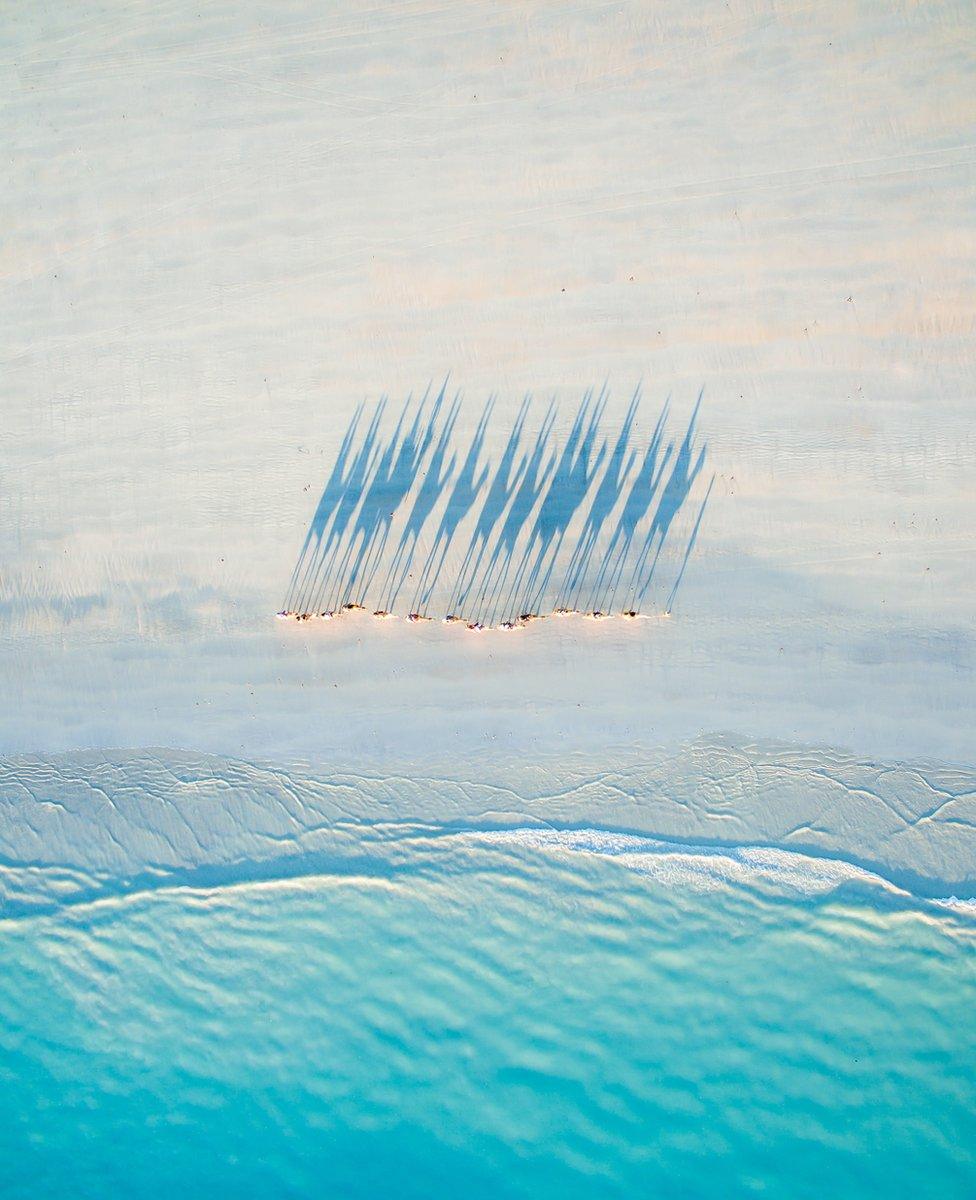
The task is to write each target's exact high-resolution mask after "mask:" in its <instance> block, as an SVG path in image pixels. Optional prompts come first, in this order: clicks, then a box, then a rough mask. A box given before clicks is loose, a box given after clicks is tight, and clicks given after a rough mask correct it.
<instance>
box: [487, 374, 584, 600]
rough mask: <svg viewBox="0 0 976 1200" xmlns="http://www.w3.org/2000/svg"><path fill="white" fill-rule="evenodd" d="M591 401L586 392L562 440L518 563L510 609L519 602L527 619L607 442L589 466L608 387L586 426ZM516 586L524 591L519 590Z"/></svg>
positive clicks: (548, 578)
mask: <svg viewBox="0 0 976 1200" xmlns="http://www.w3.org/2000/svg"><path fill="white" fill-rule="evenodd" d="M592 402H593V393H592V392H587V393H586V394H585V395H584V397H583V402H582V404H581V405H580V408H579V411H578V412H577V414H576V419H575V420H574V422H573V425H572V427H571V429H570V432H569V436H568V438H567V439H566V445H565V446H564V447H563V450H562V453H561V454H560V455H559V459H558V462H557V464H556V469H555V470H554V472H553V475H552V479H551V480H550V482H549V488H548V490H547V492H546V494H545V496H544V497H543V499H542V503H541V504H540V506H539V511H538V513H537V515H536V519H535V522H534V524H533V526H532V530H531V532H530V534H529V538H528V542H527V544H526V547H525V550H524V551H523V554H522V561H521V563H520V564H519V569H518V571H517V572H516V576H515V582H514V583H513V585H512V588H511V591H510V593H509V605H511V604H512V601H513V600H515V599H518V601H519V604H518V607H519V610H520V611H521V612H522V613H525V614H526V615H528V614H531V615H537V614H538V609H539V606H540V603H541V599H542V596H543V595H544V594H545V590H546V588H547V587H548V586H549V581H550V579H551V578H552V573H553V568H554V567H555V564H556V560H557V559H558V557H559V552H560V550H561V549H562V545H563V540H564V539H565V537H566V531H567V530H568V529H569V527H570V526H571V525H572V522H573V518H574V517H575V515H576V513H577V511H578V510H579V508H580V506H581V505H582V504H583V501H584V499H585V497H586V494H587V492H588V490H589V487H590V484H591V483H592V481H593V479H594V477H595V475H596V473H597V471H598V470H599V469H600V464H601V463H602V461H603V458H604V456H605V455H606V444H604V445H603V446H602V447H601V449H600V452H599V454H598V455H597V457H596V461H595V462H593V463H592V465H591V460H592V457H593V447H594V444H595V442H596V437H597V430H598V428H599V424H600V419H601V418H602V416H603V412H604V409H605V407H606V402H607V395H606V388H604V389H603V390H602V391H601V393H600V395H599V397H598V398H597V401H596V404H595V405H594V408H593V412H592V414H591V415H590V421H589V424H588V425H587V424H586V417H587V413H588V411H589V407H590V404H591V403H592ZM584 430H585V432H584ZM533 551H534V552H535V560H534V562H533V563H532V565H531V567H529V568H528V574H527V575H526V567H527V564H528V562H529V559H530V557H531V556H532V553H533ZM520 588H522V591H521V592H520Z"/></svg>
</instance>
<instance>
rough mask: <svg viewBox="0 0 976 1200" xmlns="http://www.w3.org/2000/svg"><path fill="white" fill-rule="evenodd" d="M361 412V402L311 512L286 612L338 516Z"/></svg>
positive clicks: (290, 607)
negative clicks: (327, 531) (333, 519)
mask: <svg viewBox="0 0 976 1200" xmlns="http://www.w3.org/2000/svg"><path fill="white" fill-rule="evenodd" d="M362 415H363V405H362V404H359V405H357V407H356V411H355V412H354V413H353V415H352V420H351V421H350V422H349V427H348V428H347V429H346V433H345V437H343V439H342V445H341V446H340V447H339V453H338V455H337V456H336V460H335V464H334V465H333V467H332V473H331V474H330V475H329V478H328V479H327V480H326V483H325V487H324V488H323V489H322V495H321V496H320V497H319V502H318V504H317V505H316V506H315V512H314V513H313V514H312V520H311V521H310V522H309V526H308V532H307V533H306V534H305V541H304V542H303V544H302V548H301V551H300V552H299V555H298V560H297V562H296V563H295V569H294V571H292V574H291V580H290V582H289V584H288V591H287V592H286V594H285V605H284V607H285V609H286V610H287V611H293V610H294V608H295V604H296V601H297V599H298V594H299V593H300V592H301V591H302V590H303V588H304V585H305V582H306V580H307V577H308V572H309V571H310V570H311V567H312V563H313V562H314V561H315V559H316V556H317V554H318V551H319V548H320V547H321V545H322V538H323V537H324V536H325V531H326V528H327V527H328V525H329V522H330V521H331V520H332V518H333V516H334V515H335V512H336V509H337V507H338V505H339V501H340V500H341V499H342V497H343V495H344V494H345V491H346V489H347V487H348V486H349V476H348V474H347V471H346V464H347V463H348V461H349V455H350V454H351V453H352V447H353V442H354V441H355V438H356V429H357V428H358V426H359V421H360V418H361V417H362ZM313 543H314V547H313ZM303 568H304V574H303V570H302V569H303Z"/></svg>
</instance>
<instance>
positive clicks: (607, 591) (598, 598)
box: [589, 400, 674, 612]
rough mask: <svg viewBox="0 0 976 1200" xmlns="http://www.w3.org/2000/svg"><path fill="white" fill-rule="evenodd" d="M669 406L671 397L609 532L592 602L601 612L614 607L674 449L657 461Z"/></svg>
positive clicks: (666, 403) (665, 452) (668, 448)
mask: <svg viewBox="0 0 976 1200" xmlns="http://www.w3.org/2000/svg"><path fill="white" fill-rule="evenodd" d="M669 407H670V401H669V400H666V401H665V403H664V407H663V408H662V409H661V412H660V415H659V416H658V419H657V424H656V425H655V426H654V433H653V435H652V436H651V440H650V443H649V444H648V447H647V449H646V450H645V452H644V457H643V458H642V459H641V463H640V466H639V467H638V468H637V472H636V474H635V476H634V478H633V481H632V483H631V485H630V490H629V491H628V492H627V496H626V499H625V500H624V506H623V508H622V509H621V512H620V516H619V517H618V518H617V524H616V526H615V527H614V530H613V533H612V534H611V535H610V541H609V543H608V544H607V548H606V551H605V552H604V555H603V562H602V563H601V564H600V570H599V571H598V573H597V577H596V583H595V585H594V595H593V599H592V601H591V603H590V605H589V607H590V609H591V610H600V611H602V612H612V611H613V607H614V599H615V597H616V592H617V587H618V585H619V583H620V578H621V576H622V574H623V572H624V569H625V567H626V564H627V556H628V555H629V554H630V549H631V546H632V545H633V543H634V538H635V537H636V535H637V530H638V528H639V526H640V524H641V522H642V521H643V520H644V518H645V517H646V516H647V514H648V512H650V509H651V505H652V503H653V502H654V495H655V493H656V492H657V489H658V485H659V484H660V482H661V479H662V477H663V475H664V470H665V467H666V466H667V465H668V462H669V461H670V459H671V455H672V454H673V453H674V443H673V442H672V443H670V444H669V445H668V446H667V447H666V448H665V451H664V455H663V457H661V461H660V465H659V464H658V458H659V456H660V453H661V443H662V441H663V439H664V428H665V426H666V424H667V420H668V410H669Z"/></svg>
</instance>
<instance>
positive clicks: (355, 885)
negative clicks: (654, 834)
mask: <svg viewBox="0 0 976 1200" xmlns="http://www.w3.org/2000/svg"><path fill="white" fill-rule="evenodd" d="M974 932H976V921H974V920H973V917H972V915H971V914H968V913H967V912H965V911H954V910H952V909H943V908H939V907H938V906H936V905H933V904H931V903H926V902H922V901H919V902H917V903H916V902H914V901H910V900H906V899H904V898H903V897H902V898H900V897H897V896H892V895H890V894H888V893H887V892H885V891H883V890H880V889H878V888H875V887H873V886H871V885H870V884H869V883H867V882H858V881H857V880H852V881H851V882H849V883H847V884H844V885H842V886H836V887H832V888H829V889H824V890H819V891H817V890H813V891H808V892H804V891H803V890H802V889H798V888H797V887H795V886H781V885H780V884H777V883H775V882H771V881H770V880H769V879H768V878H761V877H759V876H757V877H756V878H755V879H750V878H748V877H743V878H732V877H729V878H724V879H723V878H722V877H721V875H716V874H714V873H713V874H711V875H702V876H701V877H700V878H699V879H698V881H697V882H696V880H695V878H694V877H693V876H690V875H688V874H682V873H681V872H678V873H676V874H675V876H674V877H673V878H668V877H667V872H664V873H663V874H662V872H657V873H656V874H648V873H646V872H642V871H639V870H635V869H633V864H632V863H628V862H627V861H625V860H624V859H623V858H621V857H619V856H616V857H615V856H614V855H612V854H610V855H608V854H606V853H598V852H581V851H579V849H578V848H577V849H573V848H572V847H569V846H567V845H565V844H558V843H553V844H551V845H549V844H545V843H544V842H543V843H539V844H526V843H525V842H520V841H519V840H518V839H508V840H506V839H504V838H500V839H494V840H493V839H492V838H490V837H485V836H479V835H477V834H459V835H457V836H452V837H449V838H446V839H443V840H442V841H441V843H440V844H436V845H435V844H434V843H433V842H431V844H429V845H428V846H426V847H423V846H420V847H418V849H417V850H416V852H415V853H413V854H404V853H402V852H398V854H397V855H396V856H395V859H394V858H391V859H390V862H389V863H388V864H387V867H386V868H384V867H383V864H382V861H381V860H377V859H374V860H372V861H371V863H370V865H369V868H368V871H364V873H362V874H357V873H356V872H355V870H346V871H344V872H343V873H342V874H338V875H325V874H314V875H304V876H301V877H296V878H291V879H285V880H279V881H275V880H269V881H263V882H249V883H248V882H244V883H238V884H232V885H228V886H221V887H216V888H213V889H210V890H199V889H190V888H172V889H169V890H159V891H148V892H140V893H136V894H132V895H128V896H121V897H118V898H108V899H105V900H102V901H99V902H98V903H94V904H81V905H78V906H76V907H73V908H65V909H63V910H60V911H56V912H52V913H48V914H43V915H32V916H31V915H25V916H21V917H18V918H15V919H8V920H5V921H3V922H0V1193H2V1194H3V1195H4V1196H5V1197H7V1198H9V1200H14V1198H19V1197H25V1198H26V1197H31V1198H32V1200H37V1198H39V1197H53V1196H59V1197H62V1196H71V1197H108V1196H119V1197H121V1196H126V1197H134V1198H143V1197H146V1198H148V1197H153V1198H156V1197H181V1198H190V1197H208V1198H209V1197H213V1196H221V1195H223V1196H228V1197H251V1196H254V1197H258V1196H260V1197H274V1196H294V1197H306V1196H309V1197H310V1196H323V1197H330V1196H335V1197H367V1196H369V1197H377V1196H404V1197H432V1196H472V1197H482V1196H484V1197H506V1196H526V1197H528V1196H532V1197H550V1196H552V1197H560V1198H561V1200H568V1198H570V1197H590V1196H593V1197H598V1196H654V1197H685V1196H700V1197H730V1196H751V1195H765V1196H782V1197H808V1196H809V1197H822V1196H831V1197H870V1196H886V1197H902V1196H903V1197H920V1196H932V1197H940V1198H942V1200H949V1198H953V1197H959V1198H963V1197H972V1196H973V1195H976V944H974Z"/></svg>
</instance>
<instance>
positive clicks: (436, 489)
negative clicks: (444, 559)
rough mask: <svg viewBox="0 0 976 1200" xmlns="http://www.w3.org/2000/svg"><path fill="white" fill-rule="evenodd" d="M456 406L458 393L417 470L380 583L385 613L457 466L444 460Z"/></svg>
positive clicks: (453, 459) (454, 459)
mask: <svg viewBox="0 0 976 1200" xmlns="http://www.w3.org/2000/svg"><path fill="white" fill-rule="evenodd" d="M446 386H447V385H446V384H445V385H444V388H442V389H441V393H440V395H439V396H438V398H437V403H436V404H435V405H434V411H433V413H432V414H431V426H433V425H434V424H435V422H436V420H437V415H438V410H439V409H440V406H441V403H442V401H443V398H444V390H445V388H446ZM460 407H461V399H460V396H456V397H455V398H454V402H453V404H452V405H451V408H450V410H449V412H448V414H447V418H446V420H445V422H444V426H443V428H442V429H441V432H440V436H439V437H438V439H437V443H436V445H435V446H434V449H433V450H432V452H431V456H430V461H429V462H428V464H427V466H426V468H425V469H424V470H423V472H422V473H421V482H420V487H419V488H418V489H417V494H416V496H415V497H414V502H413V507H412V508H411V509H410V512H409V514H408V516H407V520H406V523H405V525H404V527H403V532H402V533H401V535H400V541H399V544H398V545H397V549H396V553H395V554H394V556H393V562H392V563H391V564H390V569H389V571H388V572H387V577H386V582H385V583H384V585H383V592H384V593H385V594H386V597H387V599H386V603H385V604H384V605H383V608H384V609H385V610H386V611H387V612H393V610H394V607H395V605H396V602H397V599H398V598H399V595H400V592H401V590H402V589H403V585H404V584H405V583H406V580H407V576H408V574H409V572H410V566H411V564H412V562H413V556H414V553H415V551H416V549H417V543H418V541H419V540H420V535H421V533H422V532H423V528H424V526H425V525H426V524H427V520H428V518H429V517H430V514H431V513H432V512H433V510H434V508H436V506H437V502H438V500H439V499H440V498H441V495H442V493H443V492H444V489H445V487H446V486H447V484H448V483H449V482H450V480H451V478H452V476H453V474H454V468H455V466H456V465H457V456H456V455H452V456H451V459H450V461H449V462H447V463H446V465H445V460H446V459H447V452H448V450H449V449H450V442H451V435H452V434H453V433H454V426H455V423H456V422H457V417H458V412H459V411H460Z"/></svg>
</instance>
